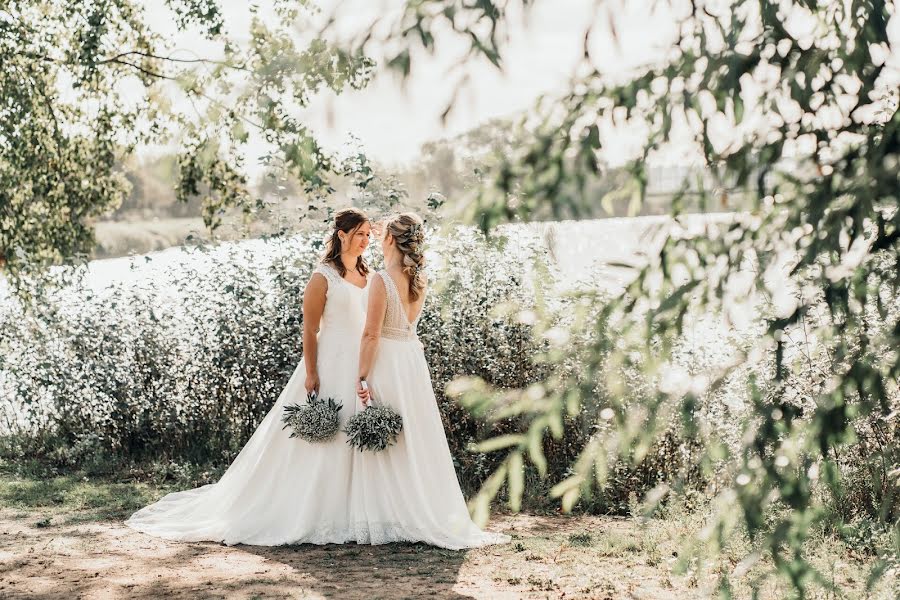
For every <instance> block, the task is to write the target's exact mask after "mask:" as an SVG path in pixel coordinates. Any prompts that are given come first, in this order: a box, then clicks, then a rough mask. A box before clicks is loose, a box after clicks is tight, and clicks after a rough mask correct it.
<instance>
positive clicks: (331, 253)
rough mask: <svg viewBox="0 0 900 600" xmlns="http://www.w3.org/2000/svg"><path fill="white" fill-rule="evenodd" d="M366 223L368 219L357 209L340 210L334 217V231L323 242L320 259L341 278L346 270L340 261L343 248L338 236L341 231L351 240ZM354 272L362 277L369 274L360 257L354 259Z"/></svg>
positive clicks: (364, 262)
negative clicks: (322, 253) (323, 249)
mask: <svg viewBox="0 0 900 600" xmlns="http://www.w3.org/2000/svg"><path fill="white" fill-rule="evenodd" d="M368 222H369V217H368V216H367V215H366V213H364V212H363V211H361V210H359V209H358V208H353V207H351V208H342V209H341V210H339V211H337V213H335V215H334V229H333V230H332V232H331V235H330V236H328V240H326V242H325V255H324V256H323V257H322V262H323V263H327V264H330V265H331V266H332V267H334V268H335V269H337V271H338V273H340V274H341V277H343V276H344V275H346V274H347V268H346V267H345V266H344V261H342V260H341V250H343V248H341V238H340V236H339V235H338V234H339V233H340V232H342V231H343V232H344V233H346V234H347V235H348V236H349V237H350V239H351V240H352V239H353V236H354V235H356V231H357V230H358V229H359V228H360V227H362V226H363V224H365V223H368ZM356 270H357V271H358V272H359V274H360V275H362V276H363V277H366V276H368V274H369V265H367V264H366V261H365V260H364V259H363V257H362V256H360V257H359V258H357V259H356Z"/></svg>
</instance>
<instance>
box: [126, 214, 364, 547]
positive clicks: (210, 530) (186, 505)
mask: <svg viewBox="0 0 900 600" xmlns="http://www.w3.org/2000/svg"><path fill="white" fill-rule="evenodd" d="M370 230H371V224H370V223H369V219H368V218H367V216H366V215H365V213H363V212H362V211H360V210H358V209H355V208H348V209H344V210H341V211H339V212H338V213H337V214H336V216H335V220H334V229H333V231H332V232H331V235H330V237H329V239H328V241H327V245H326V248H327V249H326V254H325V256H324V258H323V259H322V262H321V264H319V265H318V267H317V268H316V269H315V271H314V272H313V274H312V277H311V278H310V280H309V283H308V285H307V286H306V291H305V292H304V295H303V359H302V360H301V361H300V363H299V364H298V365H297V368H296V369H295V370H294V373H293V374H292V375H291V377H290V379H289V380H288V382H287V385H286V386H285V388H284V390H283V391H282V392H281V395H280V396H279V397H278V400H277V401H276V402H275V404H274V406H272V408H271V410H269V412H268V414H267V415H266V416H265V418H264V419H263V420H262V422H261V423H260V424H259V427H258V428H257V429H256V431H255V432H254V433H253V435H252V437H251V438H250V440H249V441H248V442H247V443H246V445H245V446H244V447H243V449H242V450H241V451H240V453H239V454H238V455H237V457H236V458H235V459H234V461H233V462H232V463H231V465H230V466H229V467H228V470H227V471H226V472H225V474H224V475H223V476H222V478H221V479H220V480H219V481H218V482H216V483H213V484H209V485H205V486H202V487H199V488H196V489H192V490H185V491H180V492H174V493H171V494H169V495H167V496H165V497H163V498H162V499H161V500H159V501H158V502H156V503H154V504H151V505H149V506H146V507H144V508H142V509H141V510H139V511H137V512H136V513H134V514H133V515H131V517H130V518H129V519H128V520H127V521H126V522H125V523H126V524H127V525H128V526H130V527H133V528H134V529H137V530H138V531H142V532H144V533H148V534H151V535H155V536H158V537H162V538H167V539H172V540H184V541H200V540H213V541H220V542H224V543H226V544H238V543H243V544H252V545H260V546H276V545H281V544H299V543H304V542H306V543H313V544H326V543H344V542H349V541H356V540H358V538H359V537H363V538H365V539H368V534H367V532H363V534H362V535H359V536H358V532H357V525H356V524H355V521H358V519H356V518H355V517H354V515H353V514H352V511H351V499H350V498H351V485H352V481H351V477H352V467H353V459H354V452H355V451H354V450H353V449H352V448H351V447H350V446H349V445H348V444H347V443H346V435H345V434H344V433H343V432H339V433H338V434H337V436H336V437H335V438H333V439H331V440H330V441H328V442H324V443H316V444H311V443H308V442H305V441H302V440H300V439H297V438H290V437H289V431H287V430H284V429H283V428H282V427H283V423H282V414H283V412H284V406H285V404H288V403H297V402H303V401H304V400H305V399H306V397H307V394H308V393H310V392H313V391H316V392H318V393H319V395H320V396H322V397H331V398H334V399H336V400H337V401H338V402H339V403H341V404H343V409H342V410H341V411H340V413H339V414H340V419H341V428H342V429H343V426H344V424H345V423H346V420H347V418H349V417H350V416H351V415H352V414H353V413H354V412H355V411H356V410H357V409H358V408H359V403H358V402H357V401H356V394H355V385H354V383H353V381H352V380H351V377H352V374H354V373H356V371H357V359H358V348H359V343H360V336H361V334H362V330H363V325H364V324H365V311H366V302H367V295H368V290H369V278H368V272H369V270H368V267H367V265H366V263H365V261H364V260H363V257H362V254H363V252H364V251H365V250H366V247H367V246H368V244H369V234H370Z"/></svg>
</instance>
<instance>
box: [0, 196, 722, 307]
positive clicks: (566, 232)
mask: <svg viewBox="0 0 900 600" xmlns="http://www.w3.org/2000/svg"><path fill="white" fill-rule="evenodd" d="M734 218H735V214H734V213H712V214H703V215H685V216H684V217H682V218H681V219H680V222H681V223H682V224H683V226H684V227H686V228H688V229H690V230H691V231H694V232H699V231H702V230H703V228H704V227H707V226H709V225H715V224H721V223H727V222H729V221H731V220H733V219H734ZM671 223H672V220H671V218H669V217H665V216H647V217H631V218H627V217H625V218H614V219H595V220H586V221H554V222H547V223H528V224H511V225H505V226H501V227H499V228H498V230H497V231H498V233H499V234H502V235H504V236H506V237H507V238H508V239H509V242H510V246H511V251H512V252H515V248H516V246H518V245H520V244H521V245H534V244H537V245H538V246H542V247H543V248H545V249H546V250H547V251H548V253H549V255H550V257H551V258H552V259H553V260H552V264H553V265H554V267H555V268H556V269H557V272H558V275H559V276H560V279H561V281H562V282H563V284H564V285H565V286H566V287H568V286H572V285H589V286H591V287H600V288H602V289H606V290H609V291H616V290H618V289H621V288H622V286H623V285H624V284H625V283H626V282H627V281H628V278H629V277H630V275H631V274H630V271H629V270H628V269H625V268H622V267H619V266H613V265H614V264H615V263H627V264H635V265H636V264H639V263H640V262H641V261H642V256H643V254H644V253H645V252H647V251H649V250H651V249H653V248H654V247H656V245H657V244H658V243H659V239H660V235H661V230H662V229H663V228H664V227H666V226H667V225H670V224H671ZM298 244H299V245H301V246H302V245H304V239H303V238H301V237H299V236H298V237H297V238H288V239H287V240H283V241H281V242H277V243H273V242H271V241H265V240H244V241H238V242H223V243H221V244H219V245H217V246H214V247H211V248H209V249H198V248H191V247H174V248H169V249H167V250H162V251H160V252H152V253H149V254H145V255H140V256H131V257H122V258H112V259H103V260H95V261H91V262H90V263H88V265H87V267H86V270H85V272H84V274H83V276H84V283H85V284H87V285H88V286H89V287H91V288H92V289H94V290H96V291H98V292H100V291H102V290H103V289H105V288H107V287H108V286H110V285H111V284H114V283H117V284H120V285H125V286H130V285H133V286H135V287H143V286H148V285H149V286H153V285H154V284H155V282H158V281H159V280H161V279H164V278H163V277H162V275H163V274H164V273H165V271H166V270H168V269H170V268H185V267H189V268H191V269H195V270H196V271H197V272H198V273H203V272H205V271H206V270H208V269H210V268H213V266H214V265H215V264H216V263H217V262H218V261H217V259H221V258H222V257H225V256H228V255H229V254H235V252H236V251H238V252H239V253H240V254H241V255H246V256H247V257H248V258H249V260H254V257H255V258H258V259H260V260H262V259H263V258H269V259H271V258H273V254H279V253H288V252H293V251H296V249H297V247H298ZM370 251H372V252H374V251H376V250H375V244H373V245H372V246H371V247H370ZM427 258H428V259H429V262H430V264H432V265H439V264H440V262H441V253H440V241H439V236H438V238H437V239H436V240H435V243H432V244H431V247H430V249H429V251H428V253H427ZM3 295H5V294H4V293H3V291H2V290H0V298H2V296H3Z"/></svg>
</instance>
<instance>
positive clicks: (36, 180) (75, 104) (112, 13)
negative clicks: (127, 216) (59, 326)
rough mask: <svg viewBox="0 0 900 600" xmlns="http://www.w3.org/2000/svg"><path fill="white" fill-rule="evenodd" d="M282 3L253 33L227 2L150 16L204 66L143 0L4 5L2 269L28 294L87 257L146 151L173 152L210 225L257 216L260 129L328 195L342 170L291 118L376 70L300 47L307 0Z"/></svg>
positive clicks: (287, 163) (0, 47)
mask: <svg viewBox="0 0 900 600" xmlns="http://www.w3.org/2000/svg"><path fill="white" fill-rule="evenodd" d="M272 4H273V6H274V8H275V11H274V14H275V16H276V18H274V19H271V18H264V17H263V16H261V15H259V14H258V13H257V11H256V10H255V9H252V8H250V9H249V10H250V15H249V16H250V18H249V23H248V29H247V31H234V32H232V31H228V30H227V29H226V28H225V27H224V26H223V18H222V12H221V3H220V2H218V1H217V0H167V1H166V3H165V5H166V8H163V7H161V6H154V7H153V9H152V10H154V11H163V13H164V14H165V13H166V10H167V9H168V16H169V17H170V19H171V20H172V21H174V23H175V25H177V30H178V32H179V34H180V35H193V36H195V37H196V38H197V39H199V40H202V41H203V43H205V44H206V45H207V47H208V48H210V50H209V55H208V56H205V57H203V56H197V55H193V54H189V55H186V54H184V53H183V52H178V51H177V50H176V49H175V48H174V46H173V40H171V39H170V38H169V37H168V36H164V35H162V34H161V33H160V32H157V31H155V30H153V29H152V28H151V26H150V25H149V20H148V17H147V11H148V10H151V8H150V7H149V6H145V5H144V4H142V3H140V2H136V1H134V0H95V1H91V2H81V1H79V2H73V1H62V2H53V3H34V2H13V3H6V4H5V5H4V6H3V7H2V8H0V64H2V65H3V69H2V71H0V98H2V99H3V102H2V108H0V190H2V191H0V267H4V271H5V273H6V274H7V275H9V276H10V277H11V278H12V282H13V284H14V285H15V286H16V287H17V288H19V287H21V284H22V283H23V281H22V278H23V277H25V278H26V279H27V274H28V273H30V272H33V271H34V270H35V269H41V268H43V267H45V266H46V265H48V264H58V263H62V262H79V261H81V260H83V259H84V258H85V257H86V256H87V255H88V254H89V253H90V251H91V250H92V249H93V246H94V237H93V226H92V224H93V221H94V220H95V219H96V218H97V217H98V216H100V215H103V214H105V213H108V212H110V211H112V210H114V209H116V208H117V207H118V206H119V205H120V204H121V203H122V201H123V200H124V199H125V198H126V197H127V196H128V194H129V188H130V186H129V183H128V182H127V180H126V177H125V173H123V172H122V170H121V167H122V165H123V164H129V163H128V160H127V158H128V157H129V156H130V155H131V154H132V153H133V151H134V150H135V148H136V147H138V146H140V145H146V144H152V145H157V146H166V145H170V146H174V147H175V148H177V152H178V154H177V178H176V181H175V182H173V183H174V184H175V185H174V187H175V189H176V195H177V198H178V200H179V201H182V202H189V201H191V200H193V201H195V202H199V204H200V205H201V206H202V215H203V218H204V221H205V223H206V225H207V227H208V228H210V229H215V228H216V227H217V226H218V225H219V224H220V222H221V217H222V215H223V214H224V212H225V211H226V210H228V209H235V208H237V209H239V210H240V211H242V212H243V213H245V214H247V215H250V214H253V213H254V212H255V211H257V210H259V208H260V207H259V199H256V198H254V196H253V194H252V193H251V191H250V190H249V189H248V182H247V177H246V174H245V169H244V164H243V162H244V160H245V157H246V154H247V148H248V143H249V139H250V133H251V132H256V133H257V134H258V135H259V136H260V137H261V138H262V139H263V141H264V142H265V143H266V144H267V146H268V150H267V152H266V155H265V157H263V158H262V159H263V160H265V161H266V162H267V164H269V165H270V167H271V168H276V169H279V170H281V171H282V172H286V173H290V174H291V175H293V176H294V177H296V178H297V179H298V180H299V181H300V182H302V184H303V185H304V187H305V189H306V191H307V192H309V193H314V194H328V193H329V192H330V191H331V188H330V186H329V183H328V176H329V174H332V175H335V174H337V173H338V172H339V169H338V167H337V166H336V165H335V163H334V160H333V159H332V157H330V156H329V155H328V153H326V152H325V151H324V150H323V149H322V148H321V147H320V146H319V145H318V143H317V142H316V140H315V138H314V137H313V136H312V134H311V133H310V132H309V130H308V129H307V128H306V127H305V125H304V124H303V123H301V122H300V121H298V120H297V119H296V118H295V117H293V116H292V114H294V111H295V109H296V108H297V107H302V106H305V105H306V104H307V103H308V102H309V99H310V97H311V96H312V95H313V94H314V93H315V92H316V91H318V90H321V89H325V88H327V89H331V90H333V91H334V92H338V93H339V92H340V91H342V90H344V89H346V88H348V87H353V88H359V87H361V86H364V85H365V84H366V83H367V81H368V79H369V76H370V71H371V67H372V64H371V62H370V61H369V60H368V59H366V58H364V57H362V56H359V55H351V54H348V53H346V52H343V51H341V50H340V49H337V48H334V47H332V46H330V45H329V44H327V43H325V42H324V41H323V40H322V39H319V38H316V37H315V36H314V37H313V39H312V41H311V42H309V43H303V44H302V45H301V42H300V37H301V36H300V35H299V33H298V31H297V30H296V29H295V28H294V25H295V24H298V23H299V26H300V27H301V28H302V27H305V26H307V25H305V21H298V18H299V16H300V13H301V12H303V11H308V8H307V7H306V3H305V2H302V3H299V4H297V3H291V2H287V1H285V0H273V2H272ZM244 37H249V42H247V43H244V42H239V41H238V40H240V39H241V38H244Z"/></svg>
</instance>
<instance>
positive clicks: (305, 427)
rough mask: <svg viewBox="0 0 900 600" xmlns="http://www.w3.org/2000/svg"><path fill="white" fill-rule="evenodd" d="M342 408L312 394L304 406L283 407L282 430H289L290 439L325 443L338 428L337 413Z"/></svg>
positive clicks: (291, 405) (333, 402)
mask: <svg viewBox="0 0 900 600" xmlns="http://www.w3.org/2000/svg"><path fill="white" fill-rule="evenodd" d="M341 408H343V406H342V405H341V404H338V403H337V402H335V401H334V399H333V398H320V397H319V395H318V394H316V393H315V392H313V393H312V394H310V395H309V397H308V398H307V401H306V403H305V404H290V405H287V406H285V407H284V414H283V415H282V417H281V420H282V422H284V427H282V429H287V428H288V427H290V428H291V430H292V432H291V437H292V438H293V437H298V438H300V439H302V440H305V441H307V442H325V441H328V440H330V439H331V438H333V437H334V435H335V434H336V433H337V432H338V429H339V428H340V419H339V418H338V412H339V411H340V410H341Z"/></svg>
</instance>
